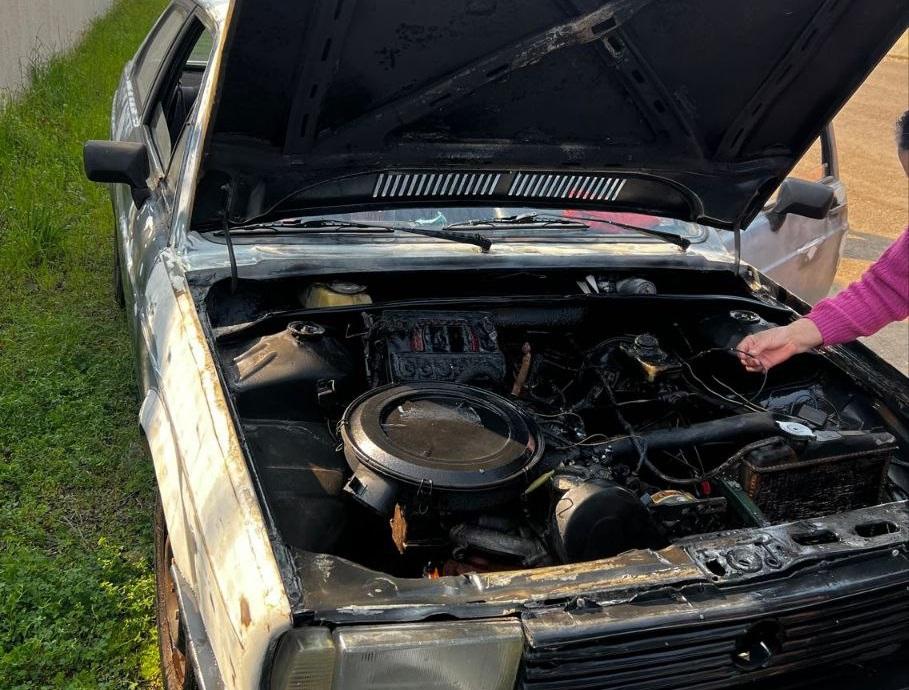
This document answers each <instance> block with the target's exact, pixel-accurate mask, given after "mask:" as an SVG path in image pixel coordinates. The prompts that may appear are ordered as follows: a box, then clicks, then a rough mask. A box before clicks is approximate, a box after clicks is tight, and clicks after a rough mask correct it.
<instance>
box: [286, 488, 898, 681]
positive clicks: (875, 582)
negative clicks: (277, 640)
mask: <svg viewBox="0 0 909 690" xmlns="http://www.w3.org/2000/svg"><path fill="white" fill-rule="evenodd" d="M299 555H301V556H302V555H303V554H299ZM307 565H308V570H307V569H306V567H307ZM298 566H302V567H303V568H304V570H303V573H302V574H303V575H305V576H306V577H304V579H303V582H304V591H305V593H306V594H305V598H306V603H308V604H310V605H315V606H314V608H312V609H310V610H309V611H308V612H307V616H306V617H307V618H308V619H309V620H306V621H305V622H304V621H303V620H301V621H299V622H300V623H301V624H307V623H308V624H313V623H315V624H319V625H322V626H328V627H329V628H333V629H334V630H336V631H343V630H344V629H345V628H346V626H347V625H348V624H362V623H369V624H371V625H373V626H375V625H378V624H383V625H384V624H387V625H389V630H391V629H393V628H394V624H395V623H397V622H405V621H409V622H416V621H422V620H426V619H427V618H429V617H437V616H439V615H440V614H444V615H445V616H446V617H448V618H457V619H461V620H469V619H489V618H495V617H503V616H508V617H510V618H511V619H512V620H514V619H518V620H520V622H521V627H522V630H523V635H524V651H523V659H522V662H521V665H520V669H519V672H518V676H517V682H516V687H517V688H520V689H522V690H562V689H563V688H572V689H574V688H579V689H583V688H591V689H592V688H598V689H603V690H623V689H625V688H629V689H630V688H634V689H635V690H663V689H667V688H685V689H690V690H710V689H712V688H725V687H732V686H735V685H737V684H741V683H753V682H755V681H758V680H761V679H770V681H772V682H774V683H776V682H778V681H779V679H780V678H783V677H785V678H790V677H792V675H793V674H797V673H798V672H800V671H803V670H805V669H810V670H811V672H812V673H816V672H817V669H826V668H828V667H831V666H835V665H837V664H840V663H845V662H856V661H862V660H865V659H869V658H875V657H880V656H884V655H888V654H892V653H893V652H895V651H896V650H898V649H899V648H900V645H902V644H903V643H905V642H907V641H909V504H907V503H906V502H901V503H893V504H888V505H882V506H876V507H873V508H866V509H862V510H857V511H852V512H849V513H843V514H840V515H834V516H829V517H826V518H819V519H812V520H807V521H801V522H796V523H790V524H785V525H775V526H769V527H763V528H755V529H747V530H736V531H731V532H720V533H716V534H711V535H704V536H699V537H693V538H690V539H686V540H683V541H680V542H677V543H676V544H674V545H673V546H672V547H670V548H669V549H666V550H664V551H661V552H656V553H654V552H648V551H637V552H629V553H627V554H623V555H621V556H617V557H615V558H611V559H606V560H603V561H596V562H592V563H586V564H577V565H570V566H561V567H554V568H541V569H537V570H530V571H522V572H511V573H488V574H482V575H480V574H477V575H469V576H463V577H458V578H454V577H449V578H440V579H438V580H406V579H396V578H392V577H389V576H387V575H383V574H379V573H375V572H372V571H368V570H366V569H364V568H361V567H359V566H356V565H354V564H352V563H349V562H346V561H342V560H341V559H336V558H332V557H329V556H324V555H322V556H316V555H312V557H311V558H310V559H309V560H303V559H300V560H298ZM339 600H340V601H343V602H344V603H343V604H341V605H335V603H336V602H338V601H339ZM907 685H909V680H907ZM799 687H801V686H799ZM882 687H883V686H882ZM894 687H899V686H898V685H897V686H894Z"/></svg>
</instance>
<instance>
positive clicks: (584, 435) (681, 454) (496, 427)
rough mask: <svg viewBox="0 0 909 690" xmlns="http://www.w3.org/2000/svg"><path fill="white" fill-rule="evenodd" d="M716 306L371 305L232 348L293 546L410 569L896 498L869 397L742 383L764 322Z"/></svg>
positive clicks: (782, 374)
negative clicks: (697, 310) (752, 335)
mask: <svg viewBox="0 0 909 690" xmlns="http://www.w3.org/2000/svg"><path fill="white" fill-rule="evenodd" d="M701 314H702V315H701V316H699V317H697V318H694V317H692V318H688V319H673V318H671V316H670V315H669V314H668V312H667V313H666V314H664V315H662V317H661V318H654V315H653V314H652V313H647V312H643V313H640V314H638V315H636V316H635V317H633V318H628V319H627V320H624V321H616V322H611V321H609V320H608V318H607V317H608V311H605V312H603V313H602V314H599V315H597V319H598V320H596V321H594V322H593V324H592V325H591V317H590V314H584V315H583V317H582V316H581V315H580V314H577V313H574V312H572V308H570V307H566V308H558V309H553V308H551V307H542V306H540V307H534V306H515V307H510V308H508V309H505V308H499V307H497V308H494V309H489V308H477V309H465V308H463V307H460V306H459V307H458V308H456V309H452V310H444V309H430V310H427V309H423V308H413V309H411V308H381V307H375V306H370V307H369V308H364V309H362V310H351V309H348V310H345V311H343V312H341V313H332V314H331V315H328V314H326V316H325V317H324V318H315V317H314V316H313V315H311V314H310V315H309V318H308V319H304V320H290V321H287V322H286V323H285V325H284V328H283V330H277V331H276V332H271V333H265V334H262V335H258V336H256V337H248V335H246V336H244V337H240V338H237V337H228V338H225V339H224V340H223V343H222V345H221V354H222V360H223V362H224V370H225V377H226V379H227V383H228V387H229V389H230V390H231V393H232V394H233V396H234V399H235V401H236V404H237V411H238V414H239V416H240V418H241V420H242V423H243V424H242V425H243V429H244V434H245V437H246V442H247V445H248V448H249V452H250V454H251V456H252V458H253V460H254V462H255V464H256V467H257V470H258V471H259V473H260V476H261V478H262V481H263V484H264V486H265V490H266V493H267V495H268V497H269V501H270V504H271V506H272V509H273V510H274V511H275V514H276V515H277V519H278V521H279V523H280V525H281V529H282V533H283V534H284V535H285V538H286V539H287V541H288V542H289V543H291V545H293V546H295V547H296V548H300V549H304V550H309V551H318V552H326V553H334V554H336V555H340V556H343V557H345V558H349V559H350V560H353V561H355V562H358V563H360V564H362V565H365V566H367V567H371V568H375V569H377V570H381V571H383V572H388V573H393V574H395V575H398V576H409V577H439V576H444V575H456V574H463V573H468V572H484V571H493V570H511V569H521V568H532V567H539V566H544V565H551V564H559V563H575V562H582V561H589V560H594V559H599V558H607V557H610V556H614V555H616V554H620V553H622V552H625V551H628V550H631V549H645V548H649V549H659V548H662V547H665V546H667V545H669V544H671V543H672V542H673V541H674V540H676V539H679V538H682V537H687V536H690V535H696V534H705V533H711V532H716V531H720V530H727V529H734V528H738V527H749V526H761V525H767V524H772V523H776V522H784V521H794V520H800V519H806V518H811V517H814V516H820V515H826V514H830V513H836V512H840V511H844V510H850V509H853V508H857V507H861V506H867V505H873V504H876V503H879V502H880V501H881V500H883V498H884V496H885V489H886V477H887V472H888V467H889V465H890V462H891V460H892V458H894V457H895V456H896V455H897V454H898V453H899V449H898V446H897V443H896V440H895V439H894V437H893V436H892V435H891V434H890V433H889V432H888V431H886V430H885V429H884V427H883V426H882V425H881V424H880V423H878V418H877V416H876V414H875V412H874V411H873V410H872V409H871V407H870V406H869V404H868V403H867V402H866V401H865V400H864V399H863V398H862V396H859V395H856V393H855V391H853V390H851V389H850V386H849V385H848V383H846V382H844V381H843V379H842V377H838V376H837V375H836V373H835V372H832V371H827V370H826V369H825V368H824V367H823V366H821V367H814V368H812V369H811V370H810V371H803V369H804V362H801V363H800V362H798V361H795V362H794V363H793V365H791V366H784V367H779V368H778V369H779V370H774V371H773V372H771V373H770V374H769V375H768V374H763V375H754V374H747V373H746V372H744V370H743V368H742V367H741V365H740V363H739V361H738V358H737V353H736V351H735V347H734V346H735V344H736V343H738V342H739V340H740V339H741V337H743V336H744V334H746V333H748V332H752V331H754V330H758V329H761V328H766V327H768V326H769V325H770V324H769V323H768V322H767V321H766V320H765V319H764V317H763V316H761V315H759V314H758V313H756V312H755V311H750V310H743V309H728V308H718V309H713V310H708V311H707V312H706V313H703V311H702V312H701ZM615 316H616V317H618V316H619V315H615ZM600 319H602V320H600ZM620 324H621V325H620ZM641 324H643V325H644V327H643V328H641V327H640V325H641ZM635 326H637V327H635ZM796 359H798V358H796Z"/></svg>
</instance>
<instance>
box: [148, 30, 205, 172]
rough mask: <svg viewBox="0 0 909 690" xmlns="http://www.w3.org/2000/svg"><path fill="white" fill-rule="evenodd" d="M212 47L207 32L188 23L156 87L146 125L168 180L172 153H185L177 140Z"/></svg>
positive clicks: (181, 136) (200, 83)
mask: <svg viewBox="0 0 909 690" xmlns="http://www.w3.org/2000/svg"><path fill="white" fill-rule="evenodd" d="M212 45H213V40H212V36H211V34H210V33H209V32H208V30H207V29H206V28H205V27H204V26H203V25H202V23H201V22H200V21H199V20H198V19H196V18H193V19H191V20H190V24H189V25H188V26H187V28H186V31H185V33H184V34H183V37H182V39H181V43H180V44H179V45H178V46H177V48H176V49H175V50H174V51H172V53H171V62H170V63H169V64H168V65H167V68H166V69H164V70H162V73H161V74H162V77H161V81H160V83H159V85H158V86H157V87H156V91H155V97H154V98H155V103H154V105H153V107H152V109H151V111H150V115H149V120H148V123H147V124H148V126H149V129H150V131H151V138H152V142H153V144H154V147H155V149H156V151H157V153H158V158H159V160H160V162H161V165H162V167H163V168H164V170H166V171H168V178H169V179H171V177H172V176H171V174H170V168H171V159H172V153H173V151H174V150H175V149H177V150H179V151H182V150H183V149H184V147H183V146H181V145H180V140H181V139H182V138H183V137H184V136H185V132H184V130H185V129H186V124H187V122H189V119H190V115H191V113H192V112H193V108H194V107H195V104H196V100H197V99H198V98H199V92H200V91H201V89H202V82H203V79H204V76H205V70H206V67H207V66H208V62H209V56H210V54H211V50H212ZM205 51H208V52H207V53H206V52H205ZM177 158H180V156H174V159H175V160H176V159H177Z"/></svg>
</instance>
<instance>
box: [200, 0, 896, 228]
mask: <svg viewBox="0 0 909 690" xmlns="http://www.w3.org/2000/svg"><path fill="white" fill-rule="evenodd" d="M907 16H909V4H907V3H906V2H905V0H874V2H852V1H850V0H762V1H761V2H742V1H732V0H690V1H681V2H680V1H678V0H614V1H612V2H605V3H604V2H598V1H594V0H446V1H445V2H439V1H429V0H381V2H380V1H379V0H299V1H297V2H286V1H284V0H236V4H235V6H234V7H233V10H232V15H231V20H230V28H229V35H228V40H227V45H226V47H225V56H224V61H223V68H222V73H221V75H220V80H219V88H218V97H217V104H216V110H215V113H214V117H213V122H212V126H211V129H210V131H209V135H208V138H207V145H206V158H205V170H204V172H203V178H202V181H201V183H200V191H199V198H198V200H197V205H196V213H195V216H196V219H197V220H206V219H211V218H213V217H215V216H216V211H218V210H220V203H221V202H220V199H221V198H222V194H220V193H219V190H220V187H221V186H222V185H223V184H224V182H225V180H226V179H230V180H231V181H232V183H233V185H234V191H235V199H236V202H235V204H234V206H233V208H232V214H233V215H234V216H235V217H240V216H242V217H252V216H257V215H261V214H263V213H266V212H268V211H269V210H271V209H273V208H274V207H275V206H276V205H282V204H283V205H284V206H286V207H288V208H294V209H301V208H326V207H336V208H337V207H348V208H350V207H354V206H369V205H371V204H375V203H383V204H390V203H394V204H423V205H427V204H439V203H451V202H461V201H463V202H469V203H471V204H477V203H483V204H491V205H492V204H497V205H499V204H505V203H514V204H526V203H528V202H532V203H534V204H535V205H537V206H540V205H556V206H563V207H564V206H566V205H570V206H573V207H589V208H613V209H623V210H632V211H638V212H644V213H653V214H658V215H666V216H672V217H676V218H681V219H684V220H694V221H700V222H704V223H707V224H710V225H714V226H716V227H722V228H736V227H741V226H742V225H744V224H746V223H747V222H748V221H750V219H751V218H752V217H753V216H754V215H755V214H756V213H757V212H758V211H759V209H760V208H761V207H762V205H763V204H764V203H765V201H766V199H767V198H768V197H769V195H770V194H771V193H772V192H773V190H774V189H775V188H776V186H777V185H778V184H779V182H780V181H781V180H782V179H783V178H784V177H785V176H786V174H787V173H788V172H789V171H790V169H791V168H792V167H793V165H794V164H795V163H796V162H797V160H798V159H799V158H800V156H801V155H802V154H803V153H804V151H805V150H807V148H808V147H809V146H810V144H811V142H812V141H813V140H814V138H815V137H817V136H818V134H819V133H820V131H821V130H822V128H823V127H824V125H825V124H826V123H827V122H828V121H829V120H830V119H831V118H832V117H833V115H834V114H835V113H836V112H837V111H838V110H839V108H840V107H841V106H842V105H843V103H844V102H845V101H846V100H847V99H848V98H849V96H850V95H851V94H852V92H853V91H854V90H855V89H856V88H857V87H858V86H859V84H861V82H862V81H863V80H864V78H865V77H866V75H867V74H868V73H869V72H870V71H871V70H872V68H873V67H874V65H875V64H877V62H878V61H879V60H880V59H881V57H882V56H883V55H884V54H885V53H886V51H887V49H888V48H889V47H890V46H891V45H892V44H893V42H894V41H895V40H896V39H897V37H898V36H899V35H900V33H901V32H902V31H903V30H904V28H905V26H906V22H907ZM904 107H905V104H896V103H895V104H894V116H896V114H897V111H899V110H902V109H903V108H904Z"/></svg>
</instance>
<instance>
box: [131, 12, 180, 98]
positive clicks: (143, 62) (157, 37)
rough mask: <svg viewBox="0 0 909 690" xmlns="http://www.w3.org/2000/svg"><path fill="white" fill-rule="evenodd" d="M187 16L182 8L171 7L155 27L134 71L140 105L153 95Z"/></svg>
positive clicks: (137, 59) (143, 47)
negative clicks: (159, 75) (158, 77)
mask: <svg viewBox="0 0 909 690" xmlns="http://www.w3.org/2000/svg"><path fill="white" fill-rule="evenodd" d="M186 16H187V12H186V10H184V9H183V8H182V7H177V6H174V7H171V8H170V9H169V10H168V11H167V13H166V14H164V15H163V16H162V17H161V19H160V20H159V21H158V23H157V24H156V25H155V28H154V29H153V30H152V32H151V34H150V35H149V37H148V39H147V40H146V42H145V45H144V46H142V50H141V52H140V54H139V56H138V57H137V58H136V66H135V68H134V69H133V82H134V87H135V91H136V97H137V99H138V101H139V103H140V104H142V103H145V100H146V99H147V98H148V95H149V94H150V93H151V90H152V87H153V86H154V83H155V79H156V77H157V76H158V72H159V70H160V69H161V65H162V64H163V63H164V60H165V58H166V57H167V54H168V52H169V51H170V47H171V46H172V45H173V44H174V41H175V40H176V39H177V36H178V35H179V33H180V29H181V28H182V27H183V24H184V22H185V21H186Z"/></svg>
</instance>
